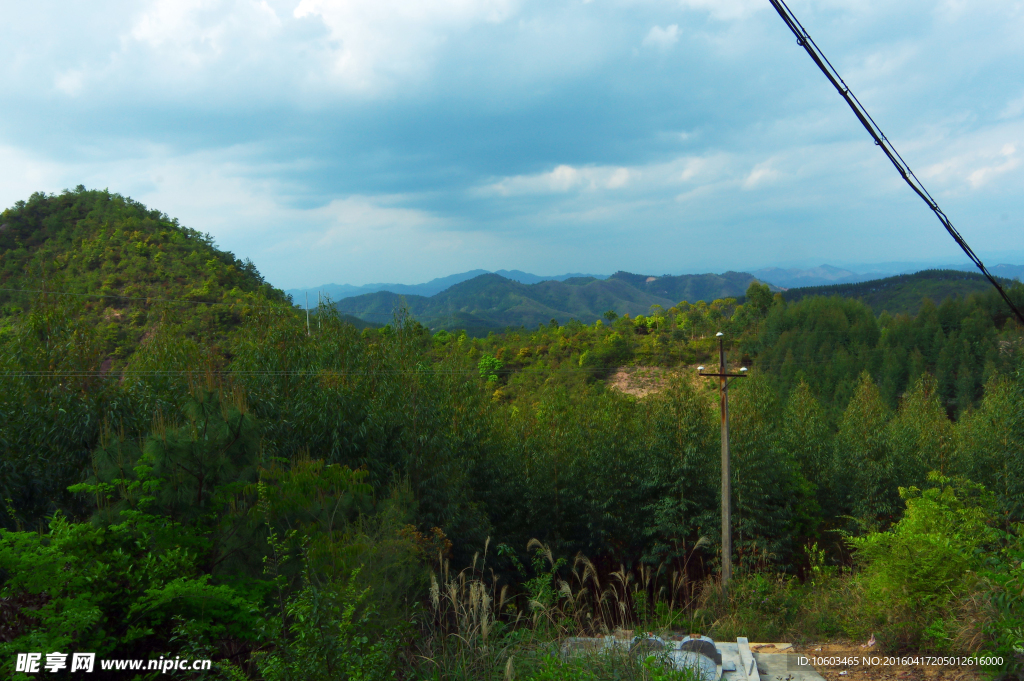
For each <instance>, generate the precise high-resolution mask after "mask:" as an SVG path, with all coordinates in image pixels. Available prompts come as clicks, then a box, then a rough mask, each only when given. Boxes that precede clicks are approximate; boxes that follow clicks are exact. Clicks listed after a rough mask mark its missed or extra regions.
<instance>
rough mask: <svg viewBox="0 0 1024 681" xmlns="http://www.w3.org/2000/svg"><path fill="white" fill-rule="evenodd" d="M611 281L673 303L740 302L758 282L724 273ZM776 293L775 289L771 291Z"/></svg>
mask: <svg viewBox="0 0 1024 681" xmlns="http://www.w3.org/2000/svg"><path fill="white" fill-rule="evenodd" d="M610 278H611V279H619V280H621V281H624V282H626V283H628V284H630V285H631V286H634V287H636V288H638V289H640V290H641V291H646V292H647V293H650V294H653V295H656V296H660V297H663V298H668V299H669V300H671V301H673V303H672V304H673V305H674V304H675V303H678V302H681V301H683V300H687V301H689V302H691V303H695V302H697V301H698V300H706V301H709V302H710V301H712V300H715V299H716V298H739V297H740V296H743V295H744V294H745V293H746V291H747V287H748V286H750V282H752V281H759V278H758V277H755V276H754V275H752V274H748V273H746V272H725V273H723V274H710V273H709V274H681V275H677V276H672V275H669V274H665V275H662V276H660V277H653V276H650V275H646V274H631V273H629V272H616V273H615V274H613V275H612V276H611V277H610ZM769 288H772V290H774V291H779V290H780V289H779V288H778V287H772V286H771V285H769Z"/></svg>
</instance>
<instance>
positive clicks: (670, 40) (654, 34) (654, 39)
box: [643, 24, 679, 52]
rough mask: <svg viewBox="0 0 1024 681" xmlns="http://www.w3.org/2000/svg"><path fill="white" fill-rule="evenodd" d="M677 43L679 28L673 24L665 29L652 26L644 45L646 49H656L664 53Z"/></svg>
mask: <svg viewBox="0 0 1024 681" xmlns="http://www.w3.org/2000/svg"><path fill="white" fill-rule="evenodd" d="M677 42H679V26H678V25H677V24H672V25H671V26H667V27H665V28H662V27H661V26H652V27H651V30H650V31H648V32H647V36H646V37H645V38H644V42H643V44H644V46H645V47H654V48H656V49H659V50H661V51H663V52H664V51H666V50H668V49H669V48H671V47H672V46H673V45H675V44H676V43H677Z"/></svg>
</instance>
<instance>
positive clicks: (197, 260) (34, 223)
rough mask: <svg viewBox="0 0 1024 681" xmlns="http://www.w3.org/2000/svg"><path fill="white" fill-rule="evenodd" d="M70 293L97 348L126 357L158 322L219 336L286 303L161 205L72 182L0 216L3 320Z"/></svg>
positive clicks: (249, 267)
mask: <svg viewBox="0 0 1024 681" xmlns="http://www.w3.org/2000/svg"><path fill="white" fill-rule="evenodd" d="M47 293H56V294H60V295H63V296H68V295H71V294H73V295H74V296H76V297H78V298H79V299H80V301H81V304H82V308H81V315H82V321H87V323H88V324H90V325H95V326H97V327H100V328H101V335H102V339H103V340H102V344H101V345H102V348H101V349H100V351H101V352H103V353H106V354H107V355H109V356H110V357H112V358H114V359H124V358H127V357H128V356H130V355H131V354H132V353H133V352H134V351H135V349H136V348H137V347H138V344H139V341H140V340H141V339H142V338H143V337H145V336H146V334H147V333H148V332H149V331H150V330H151V329H152V328H154V326H156V325H157V324H159V323H161V320H164V321H165V323H171V324H176V325H180V326H181V328H182V331H183V332H184V333H186V334H187V335H189V336H192V337H203V338H205V339H206V340H207V341H208V342H213V341H215V340H219V339H223V338H224V336H225V335H226V334H228V333H229V332H230V331H231V330H232V329H233V328H235V327H237V325H238V324H239V322H240V321H241V318H242V315H243V314H245V312H246V310H248V309H250V308H251V307H252V306H253V305H256V304H261V305H262V304H286V301H285V298H284V294H283V293H282V292H281V291H279V290H277V289H274V288H273V287H272V286H270V285H269V284H268V283H266V282H265V281H264V280H263V277H261V276H260V273H259V272H258V271H257V270H256V267H255V266H254V265H253V264H252V262H251V261H248V260H246V261H244V262H243V261H241V260H239V259H238V258H236V257H235V256H234V255H233V254H231V253H227V252H224V251H221V250H218V249H217V248H216V247H214V245H213V241H212V239H211V238H210V237H209V236H208V235H203V234H200V233H199V232H197V231H195V230H192V229H189V228H187V227H183V226H181V225H179V224H178V221H177V220H175V219H172V218H169V217H168V216H167V215H164V214H163V213H161V212H160V211H157V210H150V209H148V208H146V207H145V206H143V205H142V204H140V203H138V202H136V201H132V200H131V199H128V198H125V197H122V196H119V195H117V194H111V193H109V192H107V191H87V190H86V189H85V188H84V187H81V186H79V187H78V188H77V189H75V190H74V191H66V192H64V193H62V194H61V195H59V196H57V195H46V194H42V193H37V194H33V195H32V196H31V197H30V198H29V199H28V201H19V202H18V203H17V204H15V205H14V206H13V207H12V208H9V209H7V210H5V211H4V212H3V213H2V214H0V324H3V323H4V320H8V321H9V320H10V319H12V318H13V317H16V316H18V315H19V314H20V313H22V312H24V311H26V310H30V309H32V308H33V307H34V306H36V305H37V304H38V301H39V300H40V297H41V296H45V295H46V294H47Z"/></svg>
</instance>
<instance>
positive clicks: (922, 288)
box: [786, 270, 1015, 314]
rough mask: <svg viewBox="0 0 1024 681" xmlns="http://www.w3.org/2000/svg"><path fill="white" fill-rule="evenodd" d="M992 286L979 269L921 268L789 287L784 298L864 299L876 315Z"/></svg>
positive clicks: (1003, 282)
mask: <svg viewBox="0 0 1024 681" xmlns="http://www.w3.org/2000/svg"><path fill="white" fill-rule="evenodd" d="M997 280H998V281H999V282H1000V284H1001V285H1002V286H1003V287H1006V288H1008V287H1010V286H1013V284H1014V283H1015V282H1014V281H1013V280H1012V279H1005V278H1002V277H997ZM991 286H992V284H991V283H989V281H988V279H986V278H985V276H984V275H983V274H981V273H980V272H964V271H961V270H923V271H921V272H915V273H914V274H900V275H898V276H895V277H886V278H884V279H872V280H870V281H863V282H859V283H854V284H832V285H829V286H807V287H803V288H791V289H789V290H787V291H786V300H788V301H790V302H796V301H798V300H802V299H803V298H810V297H813V296H841V297H843V298H856V299H857V300H861V301H863V302H864V303H865V304H867V306H868V307H870V308H871V309H872V310H874V312H875V314H881V313H882V312H888V313H889V314H901V313H902V314H917V313H918V311H919V310H920V309H921V306H922V305H923V304H924V302H925V301H926V300H930V301H932V302H933V303H936V304H938V303H941V302H942V301H944V300H946V299H947V298H952V297H955V296H969V295H970V294H972V293H985V292H987V291H988V290H989V289H990V288H991Z"/></svg>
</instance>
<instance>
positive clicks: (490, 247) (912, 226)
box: [0, 0, 1024, 287]
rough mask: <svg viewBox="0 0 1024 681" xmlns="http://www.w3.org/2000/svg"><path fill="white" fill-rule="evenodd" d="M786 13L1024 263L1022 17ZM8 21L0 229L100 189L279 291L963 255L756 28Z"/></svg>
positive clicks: (305, 11) (184, 8) (782, 40)
mask: <svg viewBox="0 0 1024 681" xmlns="http://www.w3.org/2000/svg"><path fill="white" fill-rule="evenodd" d="M791 6H792V7H793V9H794V11H795V12H796V13H797V15H798V16H799V17H800V18H801V21H802V22H803V23H804V25H805V26H806V27H807V28H808V30H809V31H810V32H811V34H812V35H813V36H814V38H815V40H816V41H817V42H818V44H819V45H820V46H821V47H822V48H823V49H824V50H825V51H826V54H828V56H829V58H830V59H831V60H832V62H833V63H834V64H835V65H836V66H837V68H838V69H839V70H840V72H841V73H842V74H843V76H844V78H845V79H846V81H847V82H848V83H849V84H850V85H851V87H853V89H854V91H855V92H856V93H857V95H858V96H859V97H860V99H861V100H862V101H863V102H864V104H865V105H866V106H867V107H868V108H869V110H870V111H871V113H872V115H873V116H874V117H875V118H876V120H877V121H878V122H879V123H880V124H881V126H882V128H883V129H884V130H885V131H886V133H887V134H888V136H889V137H890V139H892V140H893V141H894V142H895V143H896V145H897V147H898V148H899V149H900V151H901V153H903V155H904V157H905V158H906V159H907V160H908V162H910V164H911V166H912V167H914V168H915V169H916V170H917V171H918V175H919V176H920V177H921V178H922V179H923V180H924V181H925V182H926V184H927V185H928V187H929V189H930V190H931V191H932V193H933V194H934V195H935V196H936V197H937V198H938V200H939V201H940V203H941V204H942V205H943V207H944V209H945V210H946V212H947V213H948V214H949V215H950V216H951V217H952V218H953V220H954V222H955V223H956V224H957V226H958V228H959V229H960V230H961V232H962V233H963V234H964V236H965V237H967V239H968V240H969V241H970V242H971V243H972V245H973V246H974V248H975V250H977V251H979V252H982V253H986V252H990V253H997V252H1003V251H1017V252H1020V251H1024V236H1022V235H1024V230H1022V229H1021V226H1022V225H1021V220H1022V219H1024V210H1022V209H1024V199H1022V198H1021V197H1022V196H1024V192H1022V191H1021V189H1022V185H1024V167H1022V166H1021V163H1020V158H1021V155H1022V154H1024V152H1022V151H1021V150H1022V149H1024V146H1022V145H1024V87H1022V86H1021V85H1020V83H1022V82H1024V59H1022V56H1024V55H1022V54H1021V52H1022V51H1024V42H1022V41H1020V40H1019V36H1020V35H1022V34H1024V4H1022V3H1020V2H1019V1H1013V0H993V2H990V3H985V4H984V6H977V5H976V4H967V3H962V2H958V1H955V0H910V1H909V2H907V3H899V4H895V5H894V4H893V3H883V2H881V0H867V1H863V0H858V1H857V2H854V1H853V0H819V1H817V2H814V3H811V2H810V1H809V0H794V2H792V3H791ZM6 15H7V16H6V18H7V21H5V23H4V25H3V26H2V27H0V75H2V76H3V78H4V82H5V99H6V103H7V106H5V107H4V109H3V111H2V112H0V164H2V165H0V178H2V180H3V182H2V183H0V202H2V203H3V204H4V205H11V204H12V203H14V202H15V201H17V200H18V199H22V198H25V197H26V196H27V195H28V194H30V193H31V192H32V191H39V190H41V191H59V190H61V189H62V188H64V187H72V186H75V185H77V184H80V183H81V184H85V185H87V186H90V187H108V188H110V189H111V190H112V191H117V192H120V193H123V194H127V195H131V196H132V197H133V198H136V199H139V200H141V201H144V202H146V203H147V204H149V205H151V206H152V207H154V208H158V209H160V210H163V211H165V212H167V213H169V214H171V215H175V216H177V217H179V218H180V219H181V220H182V221H183V222H184V223H185V224H188V225H189V226H192V227H195V228H197V229H201V230H203V231H209V232H211V233H212V234H213V235H214V236H215V237H216V239H217V241H218V243H220V244H221V245H222V246H224V247H225V248H229V249H231V250H233V251H235V252H236V253H238V254H239V255H240V256H243V257H251V258H252V259H253V260H254V261H255V262H256V263H257V265H258V266H259V267H260V269H261V270H262V271H264V272H265V273H266V274H267V276H268V277H269V278H270V280H271V281H273V282H274V283H275V284H277V285H280V286H283V287H298V286H313V285H316V284H320V283H326V282H329V281H333V282H348V283H354V284H359V283H364V282H368V281H382V280H390V281H407V282H416V281H421V280H425V279H429V278H431V277H434V276H442V275H445V274H449V273H452V272H455V271H464V270H468V269H473V268H476V267H483V268H488V269H500V268H506V269H513V268H517V269H523V270H528V271H537V272H551V273H553V272H562V271H607V272H611V271H614V270H616V269H630V270H634V271H644V272H650V273H655V274H661V273H665V272H683V271H708V270H721V269H725V268H740V267H750V268H753V267H759V266H766V265H784V264H796V263H808V264H819V263H820V262H828V261H835V260H839V259H842V260H843V261H845V262H847V263H850V262H856V261H862V262H878V261H882V260H904V259H905V260H913V259H917V258H948V259H950V260H954V259H956V257H957V251H956V249H955V247H954V246H953V245H952V243H951V242H949V241H948V238H947V237H945V235H944V233H943V232H942V231H941V229H940V227H939V226H938V224H937V223H935V222H934V218H932V217H931V216H930V214H929V213H928V212H927V210H926V209H925V208H924V206H923V205H919V204H918V203H915V202H916V201H917V200H916V198H915V197H914V196H913V195H912V194H910V193H909V192H908V191H907V190H906V188H905V187H903V186H902V184H901V181H900V179H899V177H898V175H896V173H895V172H894V171H893V170H892V168H891V166H887V162H886V161H885V159H884V157H882V156H881V154H879V153H878V151H877V149H875V148H874V147H873V145H871V144H870V141H869V140H868V139H867V137H866V135H865V134H864V133H863V131H862V130H860V129H859V127H858V125H857V123H856V121H855V120H854V119H853V117H852V115H851V114H850V112H849V111H848V110H847V109H845V107H844V104H843V102H842V100H841V99H840V98H838V97H836V95H835V93H834V92H833V91H831V90H830V88H829V86H828V84H827V83H826V82H825V81H824V79H823V78H822V77H821V75H820V74H819V73H817V72H816V71H815V70H814V67H813V65H812V64H811V63H810V61H809V60H808V59H807V58H806V55H804V54H803V53H802V51H801V50H800V49H799V48H798V46H796V45H795V42H794V40H793V38H792V35H791V34H789V33H788V31H787V30H786V28H785V26H784V25H783V24H782V23H781V21H779V18H778V17H777V16H776V15H775V14H774V12H773V11H772V9H771V7H770V5H769V4H768V3H767V2H762V1H760V0H756V1H755V0H715V1H711V0H664V1H662V0H594V1H593V2H585V1H581V0H572V1H569V0H565V1H559V2H539V1H538V0H421V1H418V2H410V1H409V0H376V1H374V2H370V1H368V0H258V1H257V0H149V1H147V2H141V3H140V2H123V1H116V0H111V1H107V2H102V1H100V2H96V3H90V4H82V3H71V4H67V3H57V2H54V1H52V0H41V1H40V2H38V3H22V4H15V5H12V6H11V7H9V8H7V12H6Z"/></svg>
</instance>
